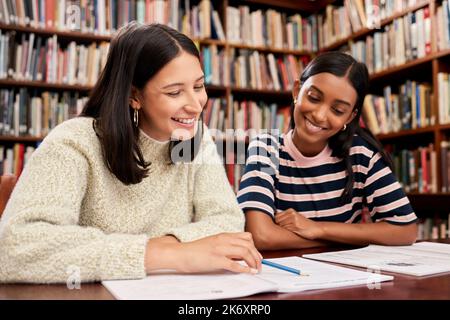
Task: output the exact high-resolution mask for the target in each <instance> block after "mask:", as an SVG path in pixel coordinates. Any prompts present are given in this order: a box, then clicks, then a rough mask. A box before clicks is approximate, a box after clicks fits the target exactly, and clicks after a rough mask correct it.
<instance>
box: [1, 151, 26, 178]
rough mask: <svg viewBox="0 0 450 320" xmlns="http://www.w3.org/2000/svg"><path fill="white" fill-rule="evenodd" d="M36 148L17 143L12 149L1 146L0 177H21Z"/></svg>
mask: <svg viewBox="0 0 450 320" xmlns="http://www.w3.org/2000/svg"><path fill="white" fill-rule="evenodd" d="M34 150H35V147H33V146H26V145H24V144H23V143H15V144H14V145H13V146H12V147H9V148H8V147H5V146H2V145H0V175H15V176H16V177H18V176H20V174H21V173H22V170H23V168H24V166H25V164H26V163H27V162H28V160H29V159H30V157H31V154H32V153H33V152H34Z"/></svg>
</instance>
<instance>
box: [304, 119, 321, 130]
mask: <svg viewBox="0 0 450 320" xmlns="http://www.w3.org/2000/svg"><path fill="white" fill-rule="evenodd" d="M305 120H306V121H305V123H306V127H307V128H308V130H309V131H312V132H319V131H321V130H325V129H326V128H322V127H319V126H316V125H315V124H313V123H312V122H311V121H309V120H308V119H307V118H305Z"/></svg>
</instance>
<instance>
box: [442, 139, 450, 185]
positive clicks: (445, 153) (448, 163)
mask: <svg viewBox="0 0 450 320" xmlns="http://www.w3.org/2000/svg"><path fill="white" fill-rule="evenodd" d="M441 177H442V190H441V191H442V192H450V141H445V140H444V141H441Z"/></svg>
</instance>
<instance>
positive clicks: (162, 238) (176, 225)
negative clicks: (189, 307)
mask: <svg viewBox="0 0 450 320" xmlns="http://www.w3.org/2000/svg"><path fill="white" fill-rule="evenodd" d="M206 101H207V95H206V91H205V87H204V74H203V72H202V69H201V64H200V59H199V53H198V51H197V49H196V47H195V45H194V43H193V42H192V41H191V40H190V39H189V38H187V37H186V36H184V35H183V34H181V33H179V32H177V31H175V30H173V29H171V28H169V27H166V26H164V25H159V24H154V25H140V24H137V23H131V24H129V25H127V26H126V27H124V28H122V29H121V30H120V32H119V33H118V34H117V35H116V36H115V38H114V39H113V41H112V42H111V47H110V50H109V54H108V59H107V62H106V65H105V68H104V70H103V72H102V75H101V77H100V79H99V80H98V82H97V84H96V86H95V88H94V89H93V91H92V93H91V96H90V99H89V101H88V103H87V105H86V106H85V108H84V110H83V112H82V115H81V116H80V117H77V118H75V119H72V120H69V121H66V122H64V123H62V124H61V125H59V126H58V127H56V128H55V129H54V130H52V132H51V133H50V134H49V135H48V136H47V137H46V138H45V139H44V141H43V142H42V144H41V145H40V146H39V148H38V149H37V150H36V151H35V153H34V154H33V156H32V158H31V160H30V161H29V163H28V164H27V166H26V167H25V169H24V171H23V173H22V175H21V177H20V179H19V181H18V183H17V185H16V188H15V189H14V191H13V193H12V195H11V198H10V201H9V202H8V204H7V207H6V209H5V212H4V215H3V216H2V220H1V221H0V265H1V268H0V282H44V283H50V282H66V279H68V277H71V279H72V280H73V275H72V274H71V272H73V270H78V276H79V279H78V280H79V281H83V282H85V281H99V280H106V279H132V278H142V277H144V276H145V275H146V274H147V273H148V272H151V271H153V270H157V269H174V270H175V271H178V272H203V271H213V270H221V269H226V270H231V271H234V272H250V273H256V272H257V271H258V269H260V268H261V256H260V254H259V252H258V251H257V250H256V248H255V246H254V244H253V240H252V236H251V234H250V233H247V232H243V231H244V216H243V213H242V211H241V210H240V209H239V206H238V203H237V201H236V198H235V195H234V193H233V191H232V189H231V187H230V185H229V183H228V180H227V178H226V175H225V171H224V168H223V165H222V163H221V160H220V158H219V155H218V153H217V150H216V146H215V144H214V142H213V141H212V139H211V136H210V135H209V133H208V131H207V130H203V129H204V128H203V124H202V123H201V121H199V120H200V115H201V112H202V110H203V107H204V105H205V104H206ZM236 260H244V261H245V262H246V264H240V263H239V262H238V261H236Z"/></svg>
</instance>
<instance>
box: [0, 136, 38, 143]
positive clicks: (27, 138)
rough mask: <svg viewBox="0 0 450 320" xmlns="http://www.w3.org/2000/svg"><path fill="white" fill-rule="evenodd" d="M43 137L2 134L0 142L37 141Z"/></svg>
mask: <svg viewBox="0 0 450 320" xmlns="http://www.w3.org/2000/svg"><path fill="white" fill-rule="evenodd" d="M44 138H45V137H33V136H4V135H0V142H5V141H7V142H39V141H42V140H43V139H44Z"/></svg>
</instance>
